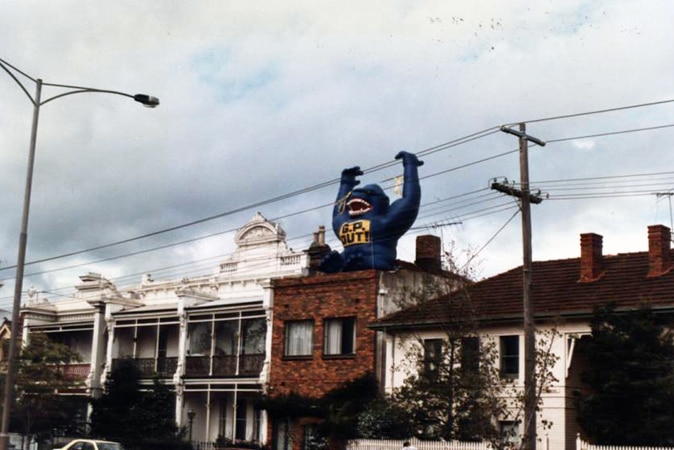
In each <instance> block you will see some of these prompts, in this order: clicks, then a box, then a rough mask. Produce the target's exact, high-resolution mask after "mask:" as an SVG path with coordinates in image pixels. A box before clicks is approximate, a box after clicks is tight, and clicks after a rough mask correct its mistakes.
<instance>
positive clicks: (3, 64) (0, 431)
mask: <svg viewBox="0 0 674 450" xmlns="http://www.w3.org/2000/svg"><path fill="white" fill-rule="evenodd" d="M0 68H2V69H3V70H4V71H5V72H6V73H7V74H8V75H9V76H10V77H12V79H13V80H14V81H15V82H16V83H17V84H18V85H19V87H20V88H21V90H22V91H23V92H24V93H25V94H26V96H28V99H29V100H30V102H31V103H32V104H33V122H32V126H31V132H30V147H29V149H28V169H27V172H26V188H25V193H24V197H23V214H22V216H21V233H20V235H19V251H18V256H17V262H16V280H15V283H14V301H13V304H12V329H11V334H10V338H9V355H8V367H7V376H6V378H5V397H4V401H3V408H2V426H1V427H0V450H7V448H8V444H9V418H10V409H11V405H12V399H13V396H14V378H15V375H16V371H17V358H16V351H17V348H16V347H17V340H18V332H19V309H20V308H21V290H22V288H23V272H24V266H25V262H26V244H27V242H28V213H29V211H30V196H31V190H32V185H33V166H34V163H35V145H36V143H37V125H38V119H39V117H40V107H41V106H42V105H44V104H45V103H48V102H50V101H52V100H56V99H58V98H61V97H65V96H67V95H73V94H84V93H104V94H115V95H122V96H124V97H129V98H132V99H133V100H135V101H137V102H139V103H142V104H143V105H145V106H147V107H149V108H154V107H156V106H158V105H159V99H158V98H156V97H152V96H150V95H145V94H136V95H131V94H127V93H124V92H119V91H112V90H108V89H96V88H89V87H83V86H70V85H65V84H53V83H45V82H43V81H42V79H40V78H33V77H31V76H29V75H27V74H26V73H24V72H22V71H21V70H19V69H17V68H16V67H14V66H13V65H11V64H10V63H8V62H7V61H5V60H3V59H0ZM19 75H20V76H22V77H24V78H26V79H28V80H30V81H31V82H33V83H34V84H35V96H31V95H30V93H29V92H28V90H27V89H26V87H25V86H24V85H23V83H22V82H21V80H20V79H19V77H18V76H19ZM43 86H51V87H55V88H60V89H65V90H66V91H65V92H61V93H60V94H57V95H54V96H52V97H49V98H47V99H45V100H43V99H42V87H43Z"/></svg>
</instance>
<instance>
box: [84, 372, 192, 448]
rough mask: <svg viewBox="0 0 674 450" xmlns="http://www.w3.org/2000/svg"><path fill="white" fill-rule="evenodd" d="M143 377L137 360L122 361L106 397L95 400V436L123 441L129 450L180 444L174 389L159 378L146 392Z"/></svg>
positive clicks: (108, 385)
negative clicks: (142, 383)
mask: <svg viewBox="0 0 674 450" xmlns="http://www.w3.org/2000/svg"><path fill="white" fill-rule="evenodd" d="M140 378H141V373H140V371H139V369H138V367H137V366H136V364H135V363H134V361H133V360H131V359H124V360H121V361H120V362H119V364H118V365H117V366H116V367H115V369H114V370H113V371H112V372H111V373H110V376H109V377H108V379H107V381H106V385H105V392H104V393H103V395H102V396H101V397H100V398H98V399H94V400H92V415H91V434H92V435H93V436H96V437H100V438H105V439H110V440H113V441H118V442H122V443H123V444H125V446H126V447H127V448H139V447H140V446H144V447H146V448H147V447H148V445H150V444H151V443H155V444H156V443H164V446H165V447H166V446H167V445H169V444H175V443H178V442H179V441H180V433H179V430H178V428H177V426H176V424H175V414H174V412H175V403H174V401H173V400H172V398H173V395H172V394H171V390H170V389H169V388H168V386H166V385H164V384H162V383H161V382H160V381H159V380H158V379H155V381H154V384H153V385H152V387H150V388H149V389H146V390H142V389H141V385H140Z"/></svg>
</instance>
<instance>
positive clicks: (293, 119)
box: [0, 0, 674, 308]
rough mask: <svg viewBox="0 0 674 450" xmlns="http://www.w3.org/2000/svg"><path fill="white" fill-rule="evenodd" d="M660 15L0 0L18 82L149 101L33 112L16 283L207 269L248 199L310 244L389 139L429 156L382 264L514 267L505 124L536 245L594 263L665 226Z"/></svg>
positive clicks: (23, 151) (47, 92) (6, 239)
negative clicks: (418, 246) (525, 182)
mask: <svg viewBox="0 0 674 450" xmlns="http://www.w3.org/2000/svg"><path fill="white" fill-rule="evenodd" d="M672 18H674V3H672V2H671V1H669V0H648V1H646V0H643V1H633V0H630V1H627V0H610V1H609V0H596V1H589V0H588V1H582V0H565V1H563V2H562V1H544V0H542V1H537V2H531V1H521V0H513V1H508V2H504V1H501V0H493V1H486V0H476V1H471V2H465V1H462V2H460V1H457V0H452V1H445V0H443V1H440V0H437V1H423V0H419V1H383V0H382V1H377V0H374V1H369V2H355V1H353V2H352V1H340V2H321V1H283V2H278V1H258V2H244V1H225V0H217V1H191V2H187V1H182V2H181V1H153V2H151V1H135V0H134V1H129V0H119V1H115V2H90V1H84V0H64V1H59V2H44V1H37V0H20V1H19V0H5V1H4V2H3V11H2V15H0V42H2V50H1V53H0V58H1V59H2V60H4V61H6V62H7V63H9V64H11V65H12V66H14V67H15V68H16V69H19V70H20V71H22V72H23V74H25V75H28V76H30V77H32V78H33V79H37V78H41V79H43V80H44V82H47V83H53V84H66V85H76V86H85V87H93V88H100V89H108V90H115V91H121V92H125V93H130V94H135V93H148V94H151V95H155V96H157V97H159V98H160V100H161V106H160V107H158V108H156V109H148V108H143V107H142V106H141V105H140V104H138V103H135V102H133V101H131V100H130V99H128V98H125V97H122V96H117V95H108V94H81V95H71V96H66V97H62V98H58V99H56V100H54V101H53V102H49V103H47V104H45V105H43V107H42V108H41V114H40V124H39V133H38V141H37V157H36V164H35V172H34V184H33V195H32V203H31V214H30V227H29V237H28V252H27V260H28V261H29V262H31V264H29V265H28V266H27V267H26V279H25V282H24V289H26V290H27V289H28V288H30V287H34V288H35V289H37V290H40V291H45V292H46V293H45V294H43V295H45V296H47V297H48V298H50V299H53V300H56V299H58V298H59V296H61V295H68V294H69V293H71V292H72V290H73V286H74V285H76V284H77V283H78V281H79V279H78V276H79V275H82V274H84V273H87V272H98V273H101V274H103V275H105V276H107V277H109V278H110V279H113V280H114V281H115V282H116V283H117V284H118V285H120V286H124V285H128V284H131V283H135V282H138V281H139V280H140V277H141V275H142V274H144V273H152V274H153V277H154V278H183V277H185V276H187V277H189V276H194V275H197V274H209V273H212V272H213V270H214V269H215V268H216V267H217V264H218V262H219V261H222V260H223V259H225V258H226V257H227V256H228V254H229V253H230V252H231V251H232V249H233V248H232V240H233V236H234V234H233V231H234V230H235V229H236V228H237V227H240V226H241V225H243V224H244V223H245V222H246V221H248V220H249V219H250V218H252V217H253V215H254V214H255V212H256V211H259V212H261V213H262V214H263V215H264V216H266V217H267V218H269V219H272V220H276V221H278V222H279V223H280V224H281V225H282V226H283V227H284V229H285V230H286V232H287V234H288V238H289V244H290V246H291V247H292V248H294V249H297V250H301V249H305V248H307V247H308V245H309V243H310V241H311V233H312V232H313V231H315V230H316V229H317V228H318V226H319V225H326V226H328V229H329V225H330V220H331V217H330V214H331V213H330V206H329V204H330V203H331V202H332V201H333V200H334V197H335V195H336V192H337V185H336V184H335V183H334V181H336V180H337V179H338V177H339V175H340V173H341V170H342V169H343V168H345V167H351V166H355V165H359V166H360V167H361V168H363V169H364V170H365V171H366V173H365V175H364V176H363V177H362V180H363V182H364V183H379V184H381V185H382V186H383V187H385V188H390V187H391V186H392V181H391V180H392V179H393V178H394V177H396V176H398V175H400V174H401V166H400V163H399V162H397V161H395V160H394V156H395V155H396V153H397V152H398V151H400V150H407V151H410V152H413V153H416V154H417V155H419V156H420V158H421V159H422V160H424V162H425V164H424V165H423V166H422V167H421V168H420V175H421V177H422V192H423V194H422V196H423V199H422V203H423V206H422V209H421V212H420V214H419V218H418V219H417V223H416V224H415V227H414V229H413V230H411V231H410V233H409V234H408V236H407V237H405V238H404V239H403V240H402V241H401V242H400V245H399V251H398V256H399V258H401V259H405V260H413V259H414V255H413V253H414V252H413V242H414V237H415V236H416V235H418V234H422V233H431V234H436V235H439V236H441V237H442V238H443V240H444V242H445V243H446V245H447V247H448V248H450V247H451V248H452V249H453V252H454V253H455V255H456V259H457V261H458V263H459V265H463V264H465V263H466V262H467V261H468V257H469V255H470V256H474V258H473V259H472V261H471V262H470V266H471V267H473V268H474V273H475V276H476V277H478V278H482V277H487V276H490V275H493V274H496V273H499V272H501V271H504V270H507V269H510V268H513V267H516V266H518V265H520V264H521V261H522V250H521V248H522V247H521V218H520V216H519V215H518V214H517V204H516V202H515V200H514V199H513V198H510V197H506V196H504V195H503V194H500V193H498V192H496V191H494V190H491V189H489V186H490V183H491V180H492V179H497V180H499V181H500V182H505V180H506V179H507V180H508V182H509V183H517V182H518V181H519V180H520V174H519V161H518V152H517V147H518V142H517V138H516V137H514V136H511V135H508V134H505V133H502V132H500V131H499V127H500V126H501V125H510V126H513V127H517V125H516V124H517V123H520V122H526V127H527V132H528V133H529V134H531V135H533V136H535V137H537V138H539V139H542V140H544V141H546V142H548V144H547V145H546V146H545V147H539V146H536V145H532V146H531V147H530V148H529V168H530V178H531V184H532V189H534V190H535V191H536V192H538V190H540V192H541V196H542V197H544V198H545V200H544V201H543V202H542V203H541V204H538V205H534V206H533V208H532V224H533V257H534V259H535V260H545V259H557V258H572V257H576V256H578V254H579V234H580V233H585V232H596V233H599V234H601V235H603V236H604V252H605V253H618V252H629V251H642V250H645V249H646V248H647V238H646V236H647V235H646V230H647V226H648V225H652V224H655V223H662V224H665V225H668V226H669V225H670V224H671V196H670V194H671V193H672V192H674V152H673V151H672V150H673V149H672V141H673V139H672V138H673V137H674V128H672V125H674V103H673V100H674V82H673V81H672V74H673V73H674V58H672V56H671V46H672V42H674V31H673V28H672V25H671V24H672ZM6 67H7V66H6ZM9 70H10V71H12V73H14V75H15V76H16V77H17V78H18V80H20V81H21V82H22V83H23V84H24V86H25V88H26V89H27V91H28V92H29V93H30V94H31V95H33V91H34V88H35V84H34V82H33V81H31V79H30V78H27V77H25V76H24V75H23V74H21V73H17V72H15V71H13V69H9ZM62 92H63V91H61V90H59V89H56V88H54V87H48V86H46V87H45V88H44V89H43V94H42V98H43V100H44V99H46V98H48V97H51V96H54V95H58V94H60V93H62ZM0 104H1V105H2V108H0V155H1V156H2V158H1V163H0V191H1V192H2V195H0V211H2V214H0V223H1V224H2V227H1V228H0V269H3V270H0V280H2V282H3V283H4V287H3V288H2V289H0V308H6V307H9V306H10V305H11V298H12V295H13V284H14V283H13V278H14V268H13V266H14V265H15V264H16V254H17V246H18V241H19V228H20V221H21V208H22V200H23V192H24V182H25V178H26V166H27V154H28V146H29V136H30V126H31V114H32V106H31V102H30V100H29V98H28V97H27V95H26V93H25V92H23V91H22V90H21V88H20V87H19V86H18V84H17V83H16V82H15V81H14V80H13V79H12V78H11V77H10V76H9V75H8V74H7V73H6V72H4V71H0ZM515 187H517V184H515ZM387 192H388V193H389V195H390V196H391V197H394V196H395V193H394V192H393V190H392V189H391V190H389V191H387ZM144 236H145V237H144ZM328 238H329V243H330V244H331V245H332V246H333V248H337V249H339V248H340V247H339V245H338V244H337V241H336V239H335V238H334V236H333V235H332V233H331V232H329V234H328ZM120 242H122V243H120ZM116 243H120V244H117V245H110V244H116ZM90 249H94V250H91V251H84V250H90ZM68 254H72V256H69V257H62V255H68ZM43 260H44V261H43ZM35 261H43V262H35Z"/></svg>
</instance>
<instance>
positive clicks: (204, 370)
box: [185, 354, 264, 377]
mask: <svg viewBox="0 0 674 450" xmlns="http://www.w3.org/2000/svg"><path fill="white" fill-rule="evenodd" d="M238 361H239V367H238V373H237V367H236V362H237V357H236V356H235V355H222V356H214V357H213V358H211V357H210V356H188V357H187V358H186V361H185V375H187V376H190V377H200V376H201V377H207V376H214V377H218V376H219V377H234V376H237V375H244V376H257V375H259V374H260V372H261V371H262V367H263V365H264V354H261V355H239V357H238ZM211 363H212V364H211ZM211 369H212V370H211Z"/></svg>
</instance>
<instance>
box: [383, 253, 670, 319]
mask: <svg viewBox="0 0 674 450" xmlns="http://www.w3.org/2000/svg"><path fill="white" fill-rule="evenodd" d="M670 255H672V253H671V251H670ZM672 256H674V255H672ZM672 259H673V260H674V258H672ZM580 264H581V259H580V258H572V259H560V260H552V261H541V262H534V263H533V266H532V272H531V274H532V280H533V284H532V291H531V292H532V295H531V299H532V303H533V305H534V313H535V315H536V317H537V318H546V317H547V318H555V317H574V316H576V317H577V316H589V315H591V314H592V312H593V310H594V309H595V308H596V307H598V306H603V305H606V304H608V303H611V302H614V303H616V305H617V307H618V308H634V307H637V306H639V305H640V304H643V303H645V302H646V303H649V304H650V305H651V306H652V307H653V308H654V309H656V310H657V309H672V310H674V270H669V271H666V272H665V273H663V274H661V275H659V276H655V277H649V276H648V273H649V255H648V252H639V253H624V254H618V255H607V256H603V258H602V273H601V275H600V276H599V277H598V278H597V279H595V280H593V281H585V282H581V281H580ZM522 294H523V271H522V267H521V266H520V267H517V268H515V269H512V270H509V271H507V272H504V273H501V274H499V275H496V276H494V277H491V278H487V279H485V280H483V281H480V282H477V283H475V284H473V285H471V286H468V287H467V288H466V289H465V290H463V291H460V292H456V293H452V294H449V295H450V296H454V298H453V299H451V300H450V299H449V298H448V296H443V297H440V298H436V299H432V300H430V301H428V302H426V303H424V304H421V305H418V306H414V307H410V308H408V309H404V310H401V311H399V312H397V313H394V314H391V315H389V316H386V317H383V318H382V319H379V320H378V321H376V322H375V323H373V324H371V327H373V328H378V329H379V328H389V329H390V328H408V327H412V326H414V327H432V326H434V325H438V324H440V323H445V322H446V321H447V320H451V316H452V308H456V305H457V304H459V303H461V302H460V301H457V296H459V297H460V298H461V299H464V300H465V301H466V302H468V304H469V305H470V307H471V308H473V310H474V312H475V318H476V319H477V320H478V321H480V322H485V321H513V320H519V321H521V320H522V316H523V312H522V309H523V308H522V302H523V301H522Z"/></svg>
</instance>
